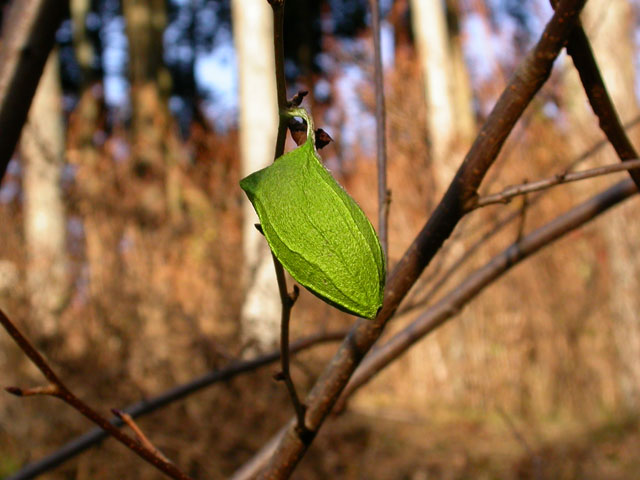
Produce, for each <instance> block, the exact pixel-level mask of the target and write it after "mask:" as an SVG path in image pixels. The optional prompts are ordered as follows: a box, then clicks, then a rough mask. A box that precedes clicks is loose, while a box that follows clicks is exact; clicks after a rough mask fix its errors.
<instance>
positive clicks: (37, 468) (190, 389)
mask: <svg viewBox="0 0 640 480" xmlns="http://www.w3.org/2000/svg"><path fill="white" fill-rule="evenodd" d="M346 334H347V331H343V330H338V331H335V332H326V333H322V332H321V333H317V334H315V335H311V336H309V337H305V338H302V339H300V340H297V341H295V342H293V343H292V344H291V346H290V353H295V352H299V351H302V350H306V349H308V348H310V347H313V346H315V345H319V344H323V343H326V342H336V341H339V340H342V339H343V338H344V336H345V335H346ZM279 358H280V351H278V350H276V351H273V352H271V353H267V354H265V355H260V356H258V357H256V358H252V359H250V360H244V361H239V362H233V363H231V364H230V365H228V366H227V367H224V368H221V369H219V370H213V371H211V372H209V373H206V374H204V375H202V376H201V377H198V378H196V379H194V380H192V381H190V382H187V383H185V384H182V385H179V386H177V387H174V388H171V389H170V390H167V391H166V392H164V393H161V394H160V395H158V396H156V397H152V398H147V399H145V400H142V401H140V402H138V403H134V404H133V405H129V406H127V407H125V408H123V409H122V410H121V411H122V412H125V413H127V414H128V415H130V416H131V417H132V418H138V417H141V416H143V415H147V414H149V413H153V412H155V411H157V410H159V409H161V408H163V407H165V406H167V405H169V404H170V403H173V402H176V401H178V400H181V399H183V398H185V397H187V396H189V395H192V394H194V393H197V392H199V391H200V390H203V389H204V388H206V387H208V386H210V385H213V384H214V383H218V382H224V381H227V380H230V379H232V378H234V377H236V376H237V375H240V374H243V373H248V372H252V371H254V370H257V369H258V368H261V367H263V366H266V365H269V364H271V363H274V362H276V361H277V360H278V359H279ZM111 423H112V424H113V425H114V426H115V427H121V426H122V425H123V421H122V420H120V419H118V418H113V419H112V420H111ZM107 437H108V434H107V433H106V432H105V431H104V430H102V429H100V428H95V429H93V430H91V431H89V432H87V433H85V434H84V435H81V436H79V437H77V438H75V439H74V440H71V441H70V442H68V443H66V444H65V445H63V446H62V447H60V449H59V450H57V451H55V452H53V453H51V454H50V455H47V456H46V457H44V458H42V459H40V460H37V461H35V462H33V463H30V464H28V465H26V466H24V467H23V468H22V469H21V470H20V471H18V472H16V473H14V474H13V475H11V476H10V477H8V478H6V479H5V480H30V479H33V478H36V477H37V476H38V475H40V474H42V473H44V472H47V471H49V470H52V469H54V468H55V467H57V466H58V465H60V464H62V463H63V462H65V461H67V460H69V459H71V458H73V457H75V456H76V455H79V454H81V453H82V452H84V451H85V450H87V449H89V448H91V447H92V446H94V445H97V444H98V443H100V442H102V441H103V440H104V439H105V438H107Z"/></svg>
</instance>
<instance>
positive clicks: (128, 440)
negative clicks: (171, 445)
mask: <svg viewBox="0 0 640 480" xmlns="http://www.w3.org/2000/svg"><path fill="white" fill-rule="evenodd" d="M0 323H1V324H2V326H3V327H4V328H5V330H6V331H7V333H9V335H10V336H11V337H12V338H13V339H14V341H15V342H16V344H17V345H18V346H19V347H20V349H21V350H22V351H23V352H24V353H25V354H26V355H27V356H28V357H29V359H30V360H31V361H32V362H33V363H34V365H35V366H36V367H38V370H40V372H42V374H43V375H44V376H45V377H46V379H47V380H49V382H51V384H52V385H53V386H55V389H54V390H53V391H52V393H51V395H52V396H55V397H57V398H59V399H60V400H62V401H63V402H65V403H66V404H67V405H70V406H71V407H73V408H74V409H75V410H76V411H78V412H79V413H80V414H82V415H84V416H85V417H87V418H88V419H89V420H91V421H92V422H93V423H95V424H96V425H98V426H99V427H100V428H102V429H103V430H104V431H106V432H108V433H109V434H110V435H111V436H113V437H114V438H115V439H116V440H118V441H119V442H120V443H122V444H123V445H125V446H126V447H128V448H129V449H130V450H133V451H134V452H135V453H136V454H138V456H140V457H141V458H143V459H144V460H146V461H147V462H149V463H150V464H151V465H153V466H154V467H156V468H157V469H158V470H160V471H161V472H163V473H164V474H166V475H167V476H169V477H171V478H174V479H176V480H191V477H189V476H188V475H186V474H185V473H183V472H181V471H180V470H179V469H178V468H177V467H176V466H175V465H174V464H172V463H169V462H167V461H166V460H164V459H162V458H160V457H159V456H157V455H156V454H155V453H154V452H152V451H150V450H148V449H147V448H145V447H144V446H143V445H141V444H140V443H139V442H138V441H137V440H136V439H135V438H132V437H130V436H129V435H127V434H125V433H124V432H122V431H120V430H118V428H117V427H116V426H114V425H113V424H112V423H111V422H109V420H107V419H106V418H105V417H103V416H102V415H100V414H99V413H98V412H96V411H95V410H94V409H92V408H91V407H90V406H89V405H87V404H86V403H84V402H83V401H82V400H80V399H79V398H78V397H76V396H75V395H74V394H73V393H72V392H71V391H70V390H69V389H68V388H67V387H66V385H65V384H64V383H63V382H62V381H61V380H60V379H59V378H58V376H57V375H56V374H55V372H54V371H53V369H52V368H51V366H50V365H49V363H48V362H47V361H46V360H45V359H44V357H43V356H42V355H40V353H39V352H38V351H37V350H36V349H35V348H34V347H33V345H31V342H29V340H27V338H26V337H25V336H24V335H23V334H22V332H20V330H18V327H16V326H15V324H14V323H13V322H12V321H11V320H10V319H9V317H7V316H6V315H5V313H4V312H3V311H2V310H0ZM17 390H19V389H16V388H12V389H10V390H9V391H10V392H11V393H18V392H17ZM26 391H27V392H28V390H26ZM40 393H42V392H40Z"/></svg>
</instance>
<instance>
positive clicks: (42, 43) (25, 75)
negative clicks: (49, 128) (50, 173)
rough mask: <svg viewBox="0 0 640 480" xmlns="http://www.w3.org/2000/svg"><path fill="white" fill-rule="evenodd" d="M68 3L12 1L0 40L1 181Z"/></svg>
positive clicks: (34, 0)
mask: <svg viewBox="0 0 640 480" xmlns="http://www.w3.org/2000/svg"><path fill="white" fill-rule="evenodd" d="M67 8H68V2H64V1H61V0H21V1H20V2H13V4H12V5H11V7H10V10H9V14H8V16H7V19H6V20H5V21H4V27H5V28H6V31H5V32H4V35H3V36H2V41H1V42H0V65H2V68H1V69H0V132H2V135H0V182H1V181H2V178H3V177H4V174H5V172H6V170H7V165H8V164H9V160H10V159H11V156H12V155H13V151H14V150H15V148H16V145H17V143H18V139H19V138H20V132H21V131H22V127H23V125H24V122H25V121H26V120H27V113H28V112H29V107H30V106H31V100H32V99H33V95H34V94H35V91H36V88H37V86H38V82H39V80H40V75H41V74H42V70H43V69H44V64H45V63H46V61H47V58H48V57H49V53H50V52H51V49H52V48H53V43H54V37H55V32H56V30H57V28H58V26H59V25H60V22H62V19H63V18H64V15H65V12H66V10H67Z"/></svg>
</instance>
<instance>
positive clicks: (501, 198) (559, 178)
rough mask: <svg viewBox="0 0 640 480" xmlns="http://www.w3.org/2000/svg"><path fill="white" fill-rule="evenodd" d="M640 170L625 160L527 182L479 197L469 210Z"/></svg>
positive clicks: (634, 162)
mask: <svg viewBox="0 0 640 480" xmlns="http://www.w3.org/2000/svg"><path fill="white" fill-rule="evenodd" d="M639 168H640V159H634V160H625V161H624V162H623V163H615V164H612V165H605V166H602V167H596V168H590V169H588V170H583V171H581V172H572V173H567V172H563V173H558V174H556V175H554V176H553V177H548V178H544V179H542V180H536V181H535V182H527V183H523V184H521V185H513V186H510V187H507V188H505V189H504V190H503V191H502V192H499V193H493V194H491V195H485V196H484V197H479V198H478V199H477V200H476V202H475V204H474V205H473V206H472V207H471V209H475V208H480V207H485V206H487V205H492V204H496V203H508V202H509V201H511V199H512V198H514V197H517V196H519V195H525V194H527V193H531V192H537V191H540V190H545V189H547V188H551V187H555V186H556V185H562V184H564V183H570V182H577V181H578V180H585V179H588V178H594V177H599V176H602V175H608V174H611V173H616V172H622V171H625V170H635V169H639Z"/></svg>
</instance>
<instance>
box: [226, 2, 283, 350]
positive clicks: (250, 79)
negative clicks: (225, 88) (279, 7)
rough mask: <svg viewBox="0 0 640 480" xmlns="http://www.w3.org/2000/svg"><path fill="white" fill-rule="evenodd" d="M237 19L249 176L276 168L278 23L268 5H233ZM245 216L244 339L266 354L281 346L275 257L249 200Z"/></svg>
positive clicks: (242, 145)
mask: <svg viewBox="0 0 640 480" xmlns="http://www.w3.org/2000/svg"><path fill="white" fill-rule="evenodd" d="M232 15H233V35H234V42H235V45H236V54H237V56H238V71H239V79H240V151H241V156H242V174H243V176H244V175H248V174H249V173H251V172H254V171H255V170H258V169H260V168H263V167H265V166H266V165H268V164H269V163H271V162H272V161H273V154H274V151H275V138H276V133H277V129H278V106H277V100H276V85H275V64H274V50H273V21H272V15H271V11H270V8H269V5H268V4H267V2H265V1H264V0H245V1H240V0H233V1H232ZM243 212H244V230H243V238H244V244H243V251H244V258H245V262H246V263H245V270H244V273H245V279H246V281H245V291H246V298H245V301H244V304H243V307H242V320H241V322H242V325H241V328H242V336H243V339H244V340H245V341H246V342H248V343H251V344H253V345H255V346H256V348H257V349H258V350H265V349H269V348H272V347H273V346H274V345H276V344H277V339H278V337H279V318H280V315H279V313H280V300H279V296H278V288H277V282H276V278H275V273H274V269H273V261H272V259H271V254H270V252H269V248H268V246H267V243H266V242H265V240H264V238H263V237H262V235H260V234H259V233H258V231H257V230H256V228H255V227H254V224H255V223H257V222H258V218H257V216H256V214H255V212H254V211H253V208H252V206H251V204H250V203H249V201H248V200H247V199H246V198H245V199H244V204H243Z"/></svg>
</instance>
